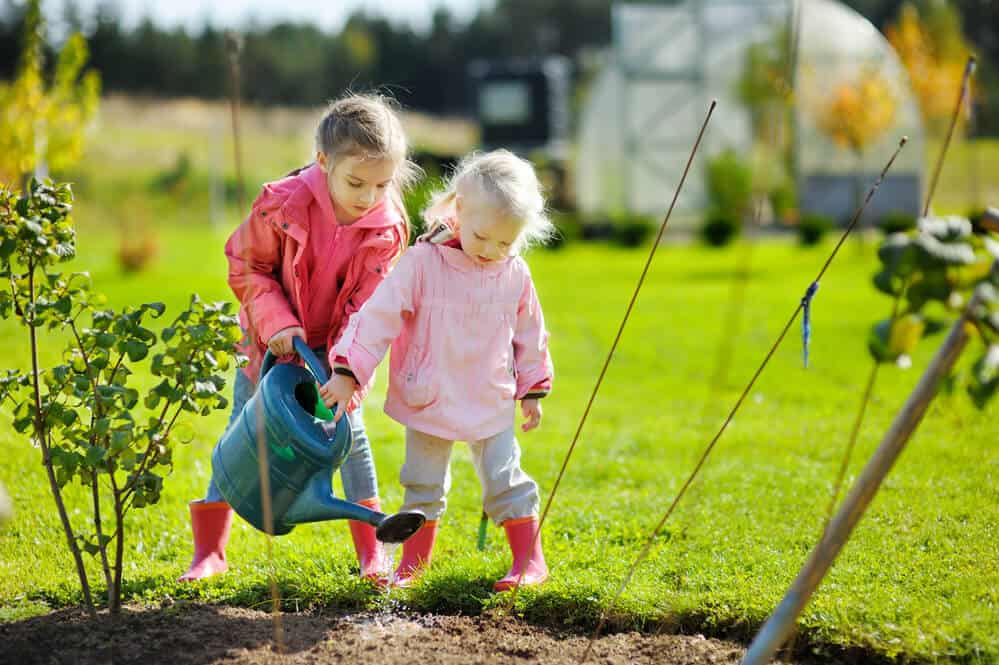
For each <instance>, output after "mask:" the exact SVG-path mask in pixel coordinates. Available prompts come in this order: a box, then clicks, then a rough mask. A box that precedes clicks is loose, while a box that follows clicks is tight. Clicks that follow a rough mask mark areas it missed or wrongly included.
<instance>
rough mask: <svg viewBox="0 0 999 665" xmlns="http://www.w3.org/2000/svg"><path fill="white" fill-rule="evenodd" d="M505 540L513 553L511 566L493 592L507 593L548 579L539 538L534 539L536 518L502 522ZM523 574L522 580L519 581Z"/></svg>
mask: <svg viewBox="0 0 999 665" xmlns="http://www.w3.org/2000/svg"><path fill="white" fill-rule="evenodd" d="M503 528H504V529H505V530H506V539H507V540H508V541H509V542H510V551H511V552H513V566H511V567H510V572H509V573H507V574H506V576H505V577H504V578H503V579H501V580H499V581H498V582H496V584H494V585H493V590H495V591H509V590H510V589H512V588H513V587H515V586H517V581H518V580H520V584H521V586H528V585H531V584H541V583H542V582H544V581H545V580H546V579H548V566H546V565H545V554H544V552H542V551H541V538H537V539H535V537H534V536H535V534H537V532H538V518H537V516H531V517H520V518H517V519H512V520H507V521H506V522H503ZM522 572H523V574H524V578H523V579H520V575H521V573H522Z"/></svg>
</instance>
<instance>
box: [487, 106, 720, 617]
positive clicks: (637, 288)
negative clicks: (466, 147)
mask: <svg viewBox="0 0 999 665" xmlns="http://www.w3.org/2000/svg"><path fill="white" fill-rule="evenodd" d="M717 105H718V100H717V99H712V100H711V104H710V106H708V113H707V115H706V116H705V117H704V122H703V123H702V124H701V130H700V131H699V132H698V133H697V140H696V141H694V147H693V148H691V150H690V157H688V158H687V165H686V166H685V167H684V169H683V175H682V176H680V182H679V183H677V186H676V191H675V192H673V200H672V201H671V202H670V204H669V209H668V210H667V211H666V217H664V218H663V222H662V224H661V225H660V226H659V233H658V234H657V235H656V239H655V242H653V243H652V248H651V249H650V250H649V258H648V259H646V260H645V267H643V268H642V274H641V275H639V277H638V283H637V284H636V285H635V292H634V293H632V294H631V301H630V302H629V303H628V307H627V309H626V310H625V312H624V318H622V319H621V325H620V326H619V327H618V329H617V335H615V336H614V342H613V343H612V344H611V348H610V351H608V353H607V358H606V360H604V365H603V367H602V368H601V369H600V375H599V376H598V377H597V382H596V384H595V385H594V386H593V392H592V393H591V394H590V400H589V401H588V402H587V403H586V408H585V409H584V410H583V415H582V417H581V418H580V419H579V426H578V427H577V428H576V433H575V434H574V435H573V437H572V443H570V444H569V450H568V451H567V452H566V454H565V459H564V460H562V468H561V469H559V472H558V476H557V477H556V478H555V484H554V485H553V486H552V491H551V494H549V495H548V501H547V503H545V509H544V511H542V513H541V519H540V520H538V529H537V531H536V532H535V534H534V539H535V541H534V544H535V546H536V545H537V540H538V539H539V538H541V527H543V526H544V524H545V519H546V518H547V517H548V510H549V509H550V508H551V506H552V501H553V500H554V499H555V492H557V491H558V487H559V483H561V482H562V476H564V475H565V469H566V466H568V464H569V458H570V457H571V456H572V451H573V450H575V448H576V442H577V441H579V434H580V432H582V431H583V425H585V424H586V417H587V416H588V415H589V414H590V409H591V408H592V407H593V401H594V400H595V399H596V397H597V391H599V390H600V384H601V383H602V382H603V380H604V375H605V374H606V373H607V367H608V366H609V365H610V362H611V358H613V357H614V350H615V349H617V344H618V342H619V341H621V334H622V333H623V332H624V326H625V325H626V324H627V323H628V317H629V316H630V315H631V310H632V309H633V308H634V306H635V301H636V300H637V299H638V292H639V291H640V290H641V289H642V284H643V283H644V282H645V276H646V275H647V274H648V272H649V266H651V265H652V259H653V257H655V255H656V249H657V248H658V247H659V243H660V242H661V241H662V237H663V232H664V231H666V225H667V224H669V218H670V215H672V214H673V207H674V206H676V200H677V198H678V197H679V196H680V190H682V189H683V183H684V182H685V181H686V180H687V173H688V172H689V171H690V165H691V164H692V163H693V161H694V155H696V154H697V148H698V146H700V145H701V137H703V136H704V130H705V129H707V126H708V122H710V120H711V114H712V113H714V110H715V106H717ZM526 571H527V567H526V566H524V568H523V569H522V570H521V571H520V576H519V577H518V578H517V584H516V585H514V587H513V591H512V592H511V593H510V599H509V601H508V602H507V606H506V609H507V610H510V609H512V608H513V605H514V603H515V602H516V600H517V591H518V590H520V583H521V582H522V581H523V580H524V573H525V572H526Z"/></svg>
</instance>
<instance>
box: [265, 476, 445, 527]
mask: <svg viewBox="0 0 999 665" xmlns="http://www.w3.org/2000/svg"><path fill="white" fill-rule="evenodd" d="M331 480H332V479H331V477H330V475H329V473H328V472H323V471H319V472H318V473H316V474H315V475H313V476H312V478H311V479H310V480H309V482H308V484H307V485H306V486H305V489H304V490H303V491H302V493H301V494H299V495H298V497H297V498H296V499H295V501H294V503H292V504H291V506H290V507H289V508H288V511H287V512H286V513H285V514H284V520H283V521H284V523H285V525H286V526H287V527H291V526H294V525H296V524H304V523H306V522H323V521H326V520H338V519H347V520H356V521H358V522H364V523H366V524H370V525H371V526H373V527H375V534H376V536H377V537H378V540H381V541H383V542H386V543H398V542H402V541H404V540H406V539H407V538H409V537H410V536H411V535H413V534H414V533H416V532H417V531H418V530H419V528H420V527H421V526H423V523H424V522H425V521H426V518H425V517H424V516H423V515H422V514H420V513H396V514H394V515H386V514H385V513H382V512H378V511H377V510H371V509H370V508H368V507H367V506H362V505H360V504H357V503H351V502H350V501H344V500H343V499H338V498H336V497H335V496H333V488H332V485H331Z"/></svg>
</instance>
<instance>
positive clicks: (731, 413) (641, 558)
mask: <svg viewBox="0 0 999 665" xmlns="http://www.w3.org/2000/svg"><path fill="white" fill-rule="evenodd" d="M907 141H908V138H907V137H904V136H903V137H902V140H901V141H899V144H898V147H897V148H896V149H895V152H894V153H893V154H892V156H891V159H889V160H888V163H887V164H885V167H884V168H883V169H882V170H881V175H879V176H878V179H877V180H876V181H875V182H874V184H873V185H872V186H871V189H870V190H869V191H868V192H867V196H866V197H865V198H864V201H863V203H862V204H861V205H860V207H859V208H858V209H857V212H856V213H854V215H853V219H852V220H851V221H850V224H849V226H847V227H846V230H845V231H844V232H843V235H842V236H841V237H840V239H839V242H837V243H836V246H835V247H834V248H833V250H832V253H831V254H830V255H829V258H827V259H826V262H825V263H824V264H823V265H822V268H821V269H820V270H819V274H818V275H817V276H816V277H815V279H814V280H812V282H813V283H814V282H819V281H821V280H822V276H823V275H824V274H825V272H826V270H828V269H829V265H830V264H831V263H832V262H833V259H835V258H836V254H838V253H839V250H840V248H841V247H842V246H843V243H844V242H846V239H847V237H849V235H850V232H851V231H853V229H854V227H856V226H857V222H858V221H859V220H860V217H861V215H862V214H863V213H864V210H865V209H866V208H867V204H868V203H870V201H871V199H872V198H873V197H874V194H875V192H877V191H878V188H879V187H880V186H881V183H882V182H884V179H885V174H887V173H888V169H890V168H891V165H892V164H893V163H894V162H895V158H896V157H898V153H899V152H901V151H902V148H903V147H904V146H905V144H906V142H907ZM803 307H804V304H803V301H799V302H798V306H797V307H796V308H795V310H794V313H792V314H791V318H790V319H788V322H787V323H786V324H784V329H783V330H782V331H781V333H780V335H779V336H778V337H777V340H776V341H775V342H774V343H773V346H771V347H770V350H769V351H768V352H767V355H766V356H765V357H764V358H763V362H762V363H761V364H760V366H759V368H757V370H756V373H755V374H753V378H752V379H750V381H749V385H747V386H746V387H745V389H743V391H742V394H741V395H740V396H739V399H738V400H736V402H735V406H733V407H732V409H731V411H729V413H728V417H726V418H725V421H724V422H723V423H722V426H721V428H720V429H719V430H718V433H717V434H715V436H714V438H713V439H711V442H710V443H709V444H708V446H707V448H705V449H704V452H702V453H701V457H700V458H699V459H698V460H697V465H696V466H695V467H694V470H693V471H692V472H691V474H690V476H689V477H688V478H687V480H686V481H685V482H684V484H683V486H682V487H681V488H680V491H679V492H678V493H677V495H676V497H675V498H674V499H673V502H672V503H671V504H670V506H669V508H668V509H667V510H666V514H665V515H663V517H662V519H661V520H659V524H657V525H656V528H655V529H654V530H653V531H652V535H650V536H649V538H648V539H647V540H646V542H645V545H644V546H643V547H642V550H641V552H639V554H638V558H636V559H635V561H634V563H632V564H631V567H630V568H629V569H628V573H627V574H626V575H625V578H624V581H623V582H622V583H621V586H620V587H618V590H617V593H615V594H614V597H613V598H612V599H611V602H610V606H611V607H613V605H614V603H616V602H617V599H618V598H620V597H621V594H623V593H624V590H625V588H626V587H627V586H628V583H629V582H630V581H631V578H632V577H633V576H634V574H635V571H636V570H637V568H638V566H639V565H640V564H641V563H642V561H644V560H645V558H646V557H647V556H648V554H649V552H650V551H651V550H652V545H653V543H654V542H655V539H656V538H657V537H658V536H659V532H660V531H662V528H663V526H664V525H665V524H666V520H668V519H669V517H670V515H672V514H673V511H674V510H675V509H676V505H677V504H678V503H679V502H680V499H681V498H683V495H684V493H685V492H686V491H687V488H689V487H690V485H691V483H693V482H694V479H695V478H696V477H697V474H698V472H700V470H701V467H702V466H704V462H705V461H706V460H707V458H708V455H710V454H711V451H712V449H713V448H714V447H715V444H716V443H718V439H720V438H721V435H722V434H723V433H724V432H725V430H726V429H727V428H728V426H729V423H731V422H732V419H733V418H734V417H735V414H736V412H738V410H739V407H741V406H742V403H743V402H744V401H745V399H746V396H747V395H749V391H750V390H752V388H753V386H754V385H755V384H756V380H757V379H758V378H760V375H761V374H762V373H763V370H764V369H766V366H767V364H768V363H769V362H770V359H771V358H772V357H773V355H774V353H776V351H777V348H778V347H779V346H780V344H781V342H782V341H784V337H785V336H786V335H787V331H788V330H790V329H791V326H792V325H794V320H795V319H796V318H798V313H799V312H800V311H801V310H802V308H803ZM606 620H607V611H606V610H604V611H603V612H601V613H600V621H599V622H598V623H597V628H596V630H594V631H593V635H592V636H591V637H590V641H589V644H587V646H586V652H585V653H584V654H583V657H582V658H581V659H580V660H579V662H580V663H585V662H586V660H587V659H588V658H589V657H590V652H591V651H592V650H593V644H594V643H595V642H596V640H597V638H598V637H599V636H600V631H601V630H603V627H604V623H606Z"/></svg>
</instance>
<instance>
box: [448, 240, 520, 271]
mask: <svg viewBox="0 0 999 665" xmlns="http://www.w3.org/2000/svg"><path fill="white" fill-rule="evenodd" d="M434 247H436V248H437V251H438V252H439V253H440V255H441V256H442V257H444V260H445V261H446V262H447V263H448V265H450V266H452V267H454V268H456V269H458V270H460V271H461V272H483V273H487V274H493V273H500V272H503V271H504V270H506V269H507V267H508V266H509V265H510V262H511V261H513V257H508V258H505V259H503V260H502V261H493V262H492V263H487V264H486V265H481V264H480V263H478V262H477V261H475V260H474V259H472V257H470V256H469V255H468V254H466V253H465V250H463V249H462V248H461V244H460V243H459V242H458V239H457V238H455V239H454V240H450V241H448V242H446V243H443V244H435V245H434Z"/></svg>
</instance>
